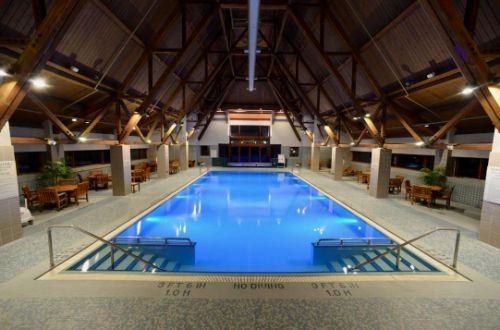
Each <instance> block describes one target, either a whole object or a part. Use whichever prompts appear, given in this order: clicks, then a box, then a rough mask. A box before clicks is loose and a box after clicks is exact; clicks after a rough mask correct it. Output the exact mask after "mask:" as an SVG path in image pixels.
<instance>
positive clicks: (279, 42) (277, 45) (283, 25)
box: [259, 11, 288, 78]
mask: <svg viewBox="0 0 500 330" xmlns="http://www.w3.org/2000/svg"><path fill="white" fill-rule="evenodd" d="M287 19H288V14H287V12H286V11H285V12H284V13H283V18H282V21H281V26H280V30H279V32H278V39H277V40H276V45H274V49H273V54H274V56H271V64H270V65H269V70H268V71H267V77H268V78H269V77H270V76H271V73H272V71H273V67H274V61H275V60H276V54H277V53H278V50H279V48H280V45H281V40H282V39H283V34H284V32H285V26H286V22H287ZM259 33H260V30H259Z"/></svg>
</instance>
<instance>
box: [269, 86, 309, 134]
mask: <svg viewBox="0 0 500 330" xmlns="http://www.w3.org/2000/svg"><path fill="white" fill-rule="evenodd" d="M267 83H268V85H269V87H270V88H271V92H272V93H273V95H274V97H275V98H276V101H277V102H278V103H279V105H280V107H281V108H282V109H283V112H284V113H285V116H286V119H287V120H288V123H289V124H290V127H291V128H292V130H293V133H294V134H295V137H296V138H297V140H299V141H300V142H302V138H301V136H300V134H299V132H298V131H297V128H296V127H295V125H294V123H293V121H292V118H290V115H289V114H288V111H287V107H286V106H285V104H283V102H282V100H281V98H280V97H279V96H278V92H277V90H275V87H274V86H273V85H272V83H271V80H268V81H267Z"/></svg>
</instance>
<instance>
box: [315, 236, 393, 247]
mask: <svg viewBox="0 0 500 330" xmlns="http://www.w3.org/2000/svg"><path fill="white" fill-rule="evenodd" d="M334 241H338V242H339V244H338V245H336V246H341V247H342V246H345V244H344V243H345V242H346V241H354V242H355V241H358V242H359V241H361V242H367V245H373V242H374V241H389V243H387V244H386V245H390V244H394V241H393V240H392V239H390V238H387V237H334V238H320V239H318V240H317V241H316V243H313V245H314V246H322V245H321V242H334ZM323 246H325V245H323Z"/></svg>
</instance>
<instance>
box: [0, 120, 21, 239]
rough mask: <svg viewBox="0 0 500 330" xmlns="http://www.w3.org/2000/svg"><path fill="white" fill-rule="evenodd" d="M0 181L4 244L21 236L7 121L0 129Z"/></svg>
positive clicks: (0, 222)
mask: <svg viewBox="0 0 500 330" xmlns="http://www.w3.org/2000/svg"><path fill="white" fill-rule="evenodd" d="M0 182H2V191H1V193H0V245H4V244H7V243H9V242H11V241H14V240H16V239H18V238H21V236H22V227H21V215H20V213H19V187H18V184H17V170H16V159H15V157H14V147H13V146H12V144H11V139H10V130H9V123H7V124H6V125H5V126H4V127H3V128H2V129H0Z"/></svg>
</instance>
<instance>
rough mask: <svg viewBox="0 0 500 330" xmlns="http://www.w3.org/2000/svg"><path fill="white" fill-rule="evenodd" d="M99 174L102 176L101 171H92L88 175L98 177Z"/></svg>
mask: <svg viewBox="0 0 500 330" xmlns="http://www.w3.org/2000/svg"><path fill="white" fill-rule="evenodd" d="M99 174H103V172H102V171H101V170H93V171H90V173H89V175H99Z"/></svg>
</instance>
